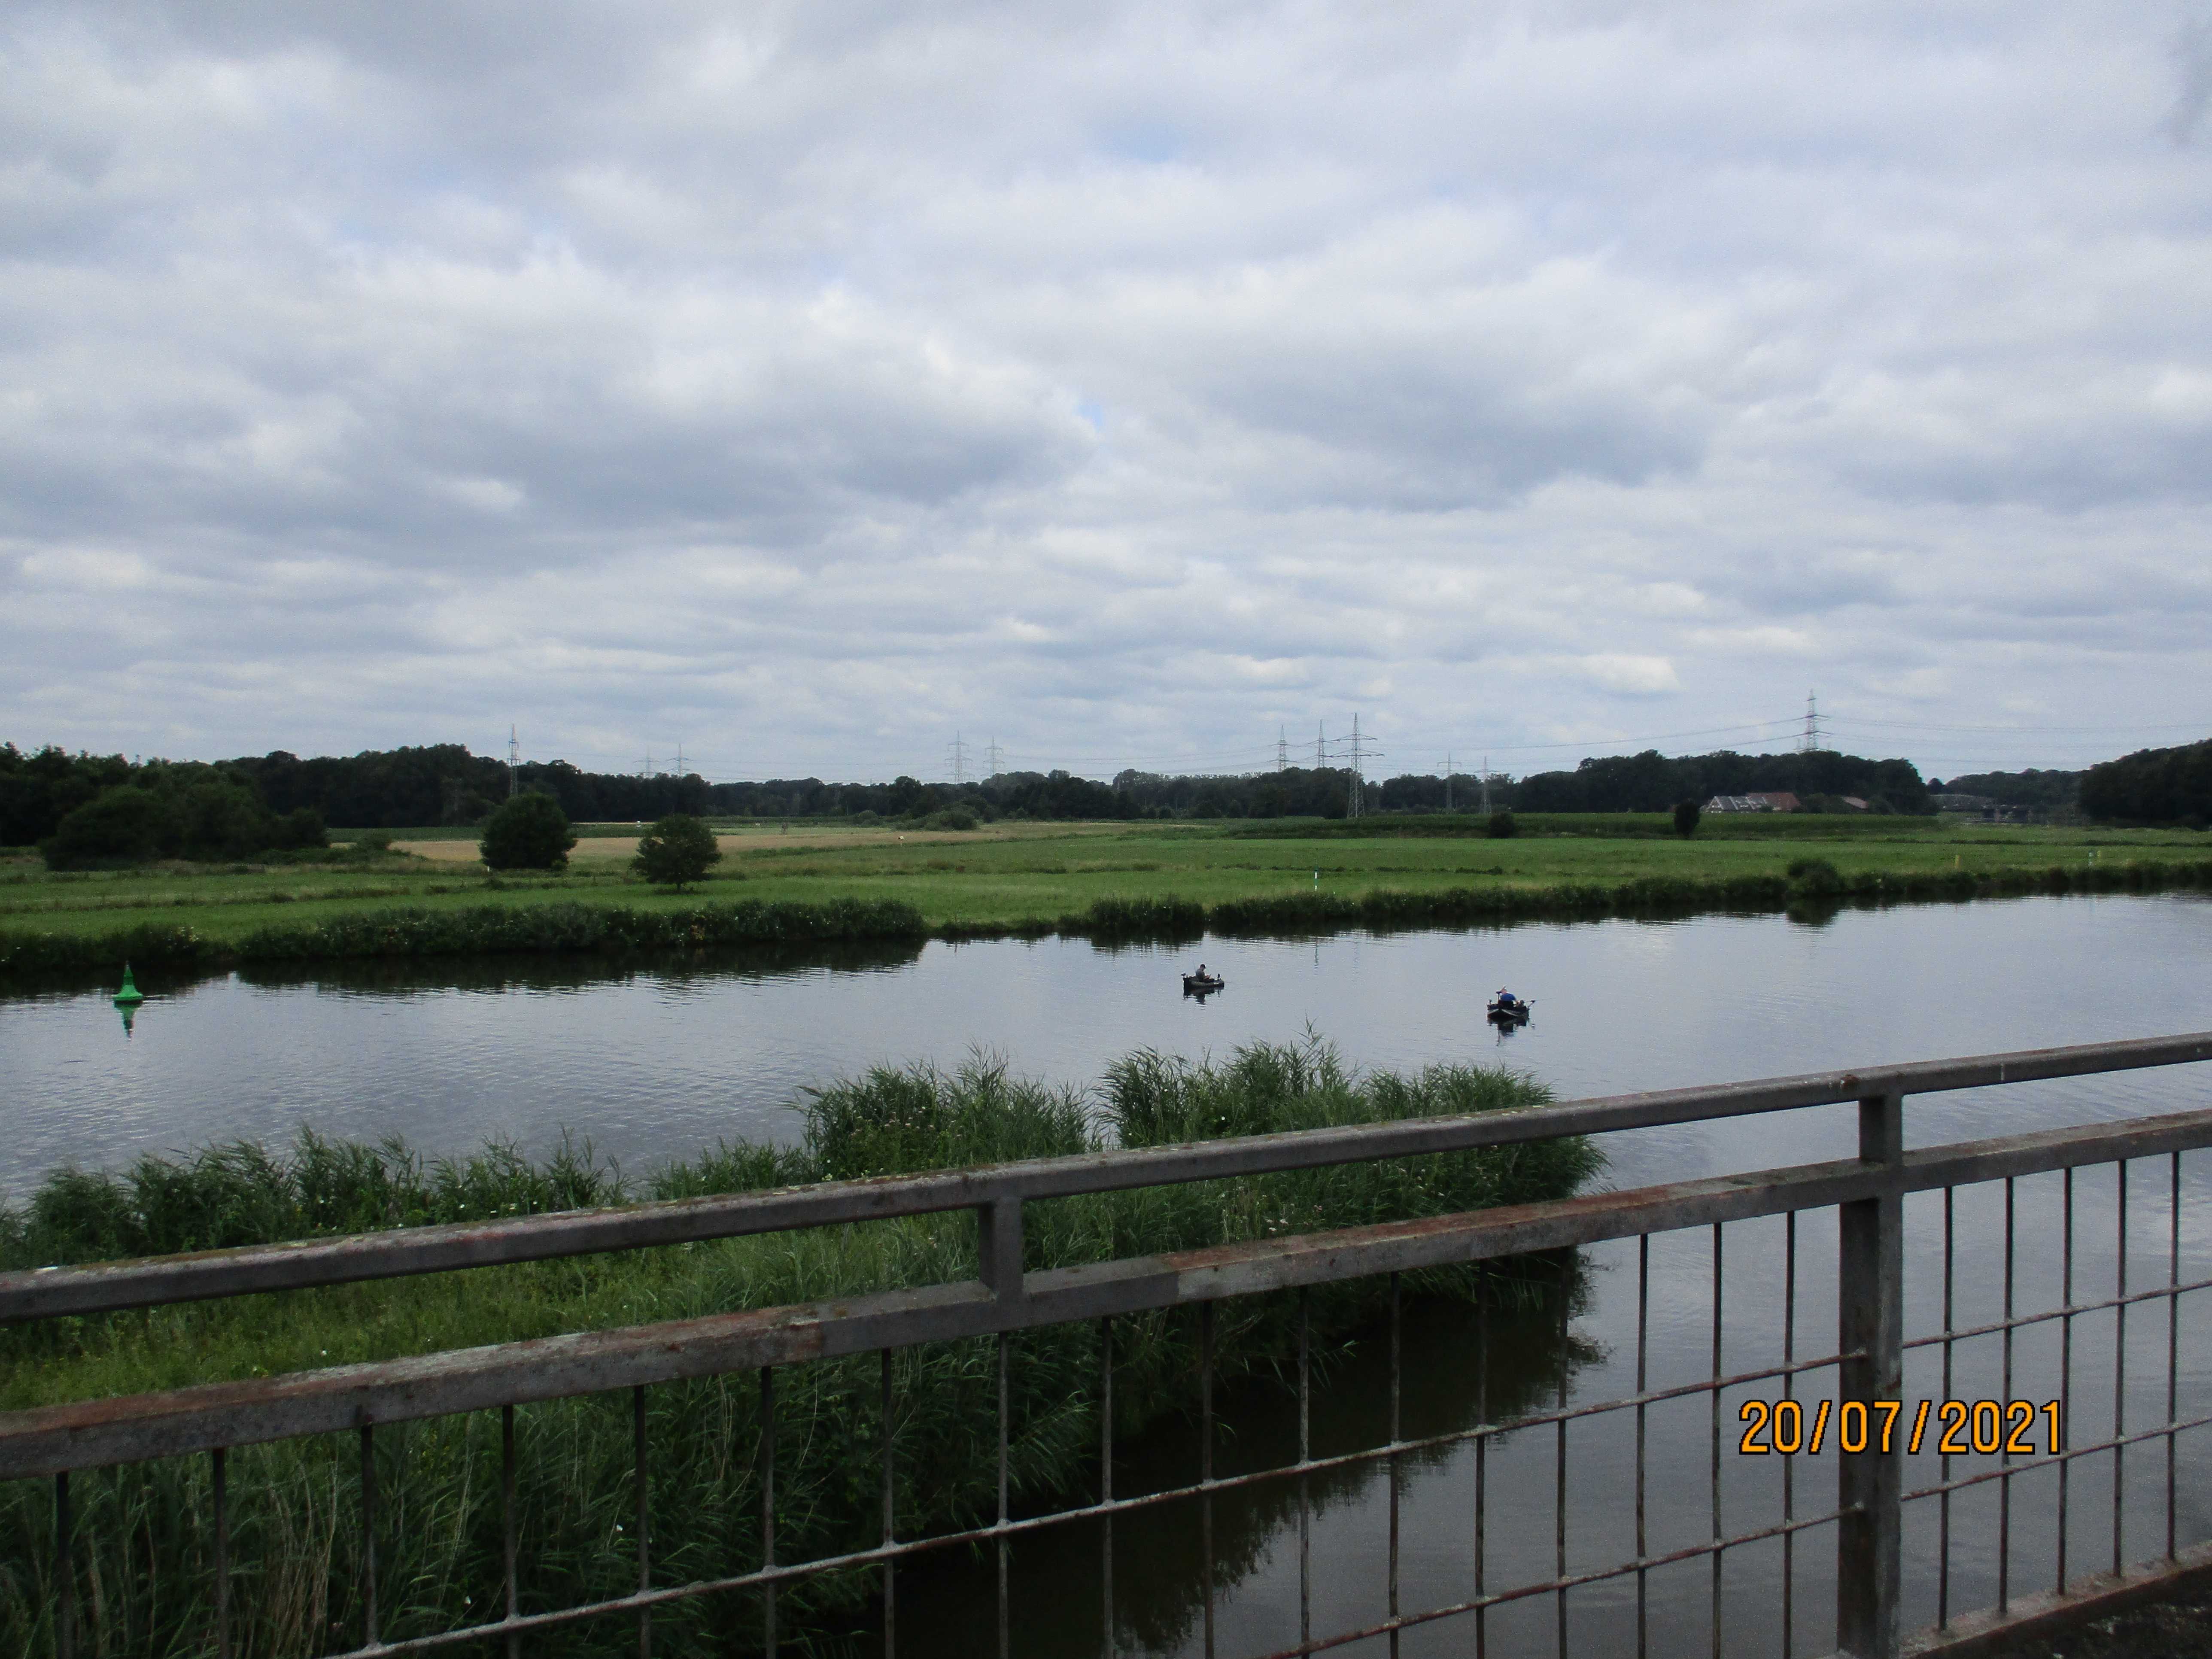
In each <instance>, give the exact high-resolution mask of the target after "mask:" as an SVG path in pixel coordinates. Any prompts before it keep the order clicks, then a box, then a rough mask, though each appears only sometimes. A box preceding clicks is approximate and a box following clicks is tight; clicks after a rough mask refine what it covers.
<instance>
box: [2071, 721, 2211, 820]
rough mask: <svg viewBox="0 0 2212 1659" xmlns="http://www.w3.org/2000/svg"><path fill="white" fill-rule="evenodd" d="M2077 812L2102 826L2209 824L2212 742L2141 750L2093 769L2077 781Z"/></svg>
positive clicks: (2209, 740)
mask: <svg viewBox="0 0 2212 1659" xmlns="http://www.w3.org/2000/svg"><path fill="white" fill-rule="evenodd" d="M2081 810H2082V811H2085V812H2087V814H2088V815H2089V816H2090V817H2093V818H2098V819H2101V820H2103V821H2105V822H2106V823H2179V824H2185V825H2187V826H2188V827H2189V828H2191V829H2203V828H2204V827H2205V825H2206V824H2207V823H2212V739H2208V740H2207V741H2205V742H2203V743H2192V744H2186V745H2185V746H2183V747H2181V748H2178V749H2143V750H2137V751H2136V753H2134V754H2132V755H2129V756H2125V757H2123V758H2121V759H2119V760H2116V761H2106V763H2104V764H2103V765H2101V766H2093V767H2091V768H2090V769H2088V771H2087V772H2086V773H2084V774H2083V775H2082V778H2081Z"/></svg>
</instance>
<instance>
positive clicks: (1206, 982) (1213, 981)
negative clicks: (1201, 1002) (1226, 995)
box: [1182, 974, 1229, 997]
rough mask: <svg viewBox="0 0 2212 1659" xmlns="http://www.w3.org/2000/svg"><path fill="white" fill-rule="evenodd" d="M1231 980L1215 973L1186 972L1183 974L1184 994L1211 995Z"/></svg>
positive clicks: (1195, 995)
mask: <svg viewBox="0 0 2212 1659" xmlns="http://www.w3.org/2000/svg"><path fill="white" fill-rule="evenodd" d="M1228 983H1229V981H1227V980H1225V979H1223V978H1221V977H1220V976H1219V975H1215V974H1185V975H1183V976H1182V988H1183V994H1184V995H1186V996H1194V997H1210V996H1212V994H1214V993H1215V992H1216V991H1218V990H1219V989H1220V988H1221V987H1223V986H1225V985H1226V984H1228Z"/></svg>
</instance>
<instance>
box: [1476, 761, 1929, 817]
mask: <svg viewBox="0 0 2212 1659" xmlns="http://www.w3.org/2000/svg"><path fill="white" fill-rule="evenodd" d="M1778 793H1789V794H1793V795H1795V796H1796V797H1797V799H1799V800H1800V801H1801V802H1802V803H1804V805H1806V806H1807V807H1808V809H1811V810H1814V811H1820V810H1824V809H1825V810H1830V811H1856V810H1857V809H1856V808H1848V807H1845V806H1844V805H1843V804H1842V803H1843V799H1844V797H1845V796H1851V797H1855V798H1857V799H1860V800H1863V801H1865V802H1866V803H1867V805H1868V806H1869V809H1871V810H1872V811H1877V812H1907V813H1925V812H1933V811H1935V810H1936V804H1935V803H1934V802H1933V801H1931V800H1929V799H1928V785H1927V784H1926V783H1925V782H1924V781H1923V780H1922V778H1921V776H1920V771H1919V769H1918V768H1917V767H1916V766H1914V765H1913V763H1911V761H1904V760H1868V759H1866V758H1865V757H1863V756H1859V755H1841V754H1838V753H1836V752H1835V751H1834V750H1826V749H1816V750H1813V751H1812V752H1811V753H1809V754H1808V753H1803V752H1799V751H1793V752H1791V753H1790V754H1786V755H1739V754H1737V753H1735V751H1734V750H1727V749H1723V750H1721V751H1719V752H1718V753H1717V754H1711V755H1684V756H1680V757H1675V758H1673V759H1669V758H1668V757H1666V756H1664V755H1662V754H1661V753H1660V752H1659V751H1658V750H1656V749H1647V750H1644V752H1643V753H1642V754H1640V755H1613V756H1607V757H1604V758H1601V759H1592V760H1586V761H1584V762H1583V763H1582V764H1581V765H1580V766H1577V768H1575V769H1574V770H1573V771H1571V772H1539V773H1537V774H1535V775H1534V776H1532V777H1527V778H1523V779H1522V781H1521V783H1520V787H1519V789H1518V791H1517V792H1516V798H1515V799H1514V802H1513V805H1514V806H1515V807H1516V809H1518V810H1520V811H1528V812H1663V811H1667V809H1668V808H1669V807H1671V806H1672V805H1674V803H1675V802H1677V801H1680V800H1694V801H1698V802H1699V803H1701V804H1702V803H1703V802H1705V801H1707V800H1710V799H1711V798H1712V797H1713V796H1715V795H1763V794H1778Z"/></svg>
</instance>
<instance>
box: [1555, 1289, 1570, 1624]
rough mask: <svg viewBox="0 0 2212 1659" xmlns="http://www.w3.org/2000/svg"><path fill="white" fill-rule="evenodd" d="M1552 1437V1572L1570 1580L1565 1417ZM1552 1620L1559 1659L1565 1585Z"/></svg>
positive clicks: (1564, 1306)
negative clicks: (1568, 1570) (1557, 1642)
mask: <svg viewBox="0 0 2212 1659" xmlns="http://www.w3.org/2000/svg"><path fill="white" fill-rule="evenodd" d="M1567 1273H1568V1265H1567V1264H1566V1263H1562V1264H1561V1267H1560V1271H1559V1383H1558V1385H1557V1399H1556V1401H1555V1404H1556V1406H1557V1408H1558V1409H1559V1411H1560V1412H1562V1413H1564V1412H1565V1410H1566V1409H1567V1321H1568V1318H1569V1314H1570V1310H1571V1308H1572V1306H1573V1304H1574V1297H1572V1295H1571V1294H1570V1286H1569V1285H1568V1283H1567ZM1555 1426H1556V1428H1557V1433H1556V1434H1555V1435H1554V1436H1553V1445H1552V1460H1553V1476H1552V1572H1553V1577H1557V1578H1565V1577H1566V1576H1567V1419H1565V1417H1564V1416H1562V1417H1561V1418H1560V1419H1559V1422H1558V1424H1557V1425H1555ZM1552 1619H1553V1624H1554V1625H1555V1626H1557V1629H1558V1639H1559V1655H1560V1659H1565V1656H1566V1651H1567V1591H1566V1587H1565V1585H1564V1584H1563V1585H1561V1586H1560V1587H1559V1589H1557V1590H1556V1591H1554V1592H1553V1596H1552Z"/></svg>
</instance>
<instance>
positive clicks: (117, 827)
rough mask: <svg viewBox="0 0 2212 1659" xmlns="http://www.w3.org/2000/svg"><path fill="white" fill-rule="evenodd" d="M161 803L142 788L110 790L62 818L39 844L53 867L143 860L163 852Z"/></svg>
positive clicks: (89, 866) (80, 867) (88, 867)
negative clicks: (49, 834) (51, 832)
mask: <svg viewBox="0 0 2212 1659" xmlns="http://www.w3.org/2000/svg"><path fill="white" fill-rule="evenodd" d="M163 818H164V814H163V812H162V811H161V802H160V801H158V800H156V799H155V798H154V797H153V796H152V795H150V794H149V793H146V791H144V790H143V789H133V788H131V787H128V786H127V785H125V786H119V787H116V788H113V789H110V790H106V791H105V792H104V793H101V794H100V796H98V797H97V798H96V799H92V800H88V801H87V802H86V803H85V804H84V805H82V806H80V807H78V808H77V809H76V811H73V812H71V813H70V814H69V815H68V816H67V817H64V818H63V819H62V821H61V823H60V824H59V825H58V827H57V828H56V829H55V830H54V833H53V834H52V835H51V836H47V837H46V840H45V841H43V842H40V845H39V851H40V853H41V854H44V855H45V856H46V867H47V868H48V869H49V870H94V869H98V868H100V866H103V865H118V864H144V863H147V862H149V860H152V859H153V858H155V856H156V855H157V854H159V853H160V851H161V830H162V827H163Z"/></svg>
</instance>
